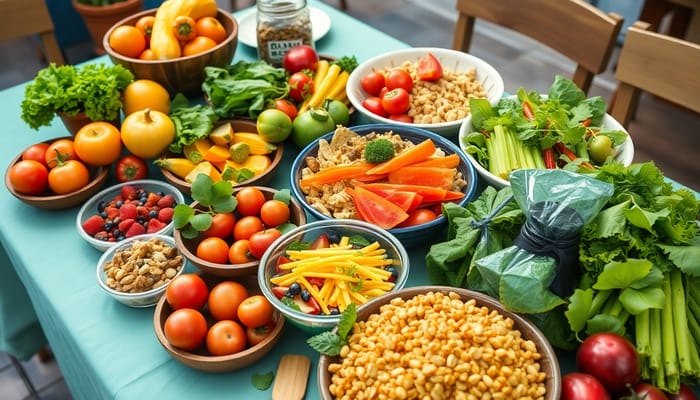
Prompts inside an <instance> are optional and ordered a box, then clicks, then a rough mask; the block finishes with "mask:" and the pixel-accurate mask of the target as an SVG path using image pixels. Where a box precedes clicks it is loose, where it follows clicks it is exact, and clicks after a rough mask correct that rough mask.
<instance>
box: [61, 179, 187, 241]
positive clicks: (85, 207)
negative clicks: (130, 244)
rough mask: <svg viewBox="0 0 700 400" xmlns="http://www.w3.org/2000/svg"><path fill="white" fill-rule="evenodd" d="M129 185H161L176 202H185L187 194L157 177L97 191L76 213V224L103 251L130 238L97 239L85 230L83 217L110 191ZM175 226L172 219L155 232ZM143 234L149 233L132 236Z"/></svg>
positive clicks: (82, 235) (160, 232)
mask: <svg viewBox="0 0 700 400" xmlns="http://www.w3.org/2000/svg"><path fill="white" fill-rule="evenodd" d="M128 185H131V186H136V187H140V186H141V185H155V186H159V187H161V188H162V189H163V192H166V190H167V192H166V194H172V195H173V197H175V202H176V204H182V203H184V202H185V196H184V195H183V194H182V192H180V190H178V189H177V188H176V187H175V186H173V185H171V184H170V183H168V182H163V181H162V180H157V179H137V180H133V181H127V182H122V183H118V184H116V185H112V186H110V187H108V188H105V189H102V190H101V191H99V192H97V193H95V194H94V195H92V197H90V198H89V199H88V200H87V201H86V202H85V203H83V205H82V206H80V209H79V210H78V213H77V214H76V217H75V225H76V229H77V230H78V234H79V235H80V236H81V237H82V238H83V239H85V240H86V241H87V242H88V243H90V244H91V245H93V246H97V247H99V248H102V249H104V250H103V251H105V250H107V249H110V248H112V247H114V246H115V245H117V244H119V243H124V240H128V239H130V238H127V239H124V240H122V241H120V242H107V241H104V240H98V239H95V238H94V237H91V236H90V235H88V234H87V233H86V232H85V230H84V229H83V222H84V220H83V217H85V215H87V212H88V209H89V208H92V207H94V206H95V205H96V202H97V201H98V200H99V199H100V198H102V197H105V196H106V195H107V194H108V193H110V192H112V191H115V192H116V191H121V188H122V187H124V186H128ZM173 226H174V222H173V221H170V223H169V224H167V225H166V226H165V227H164V228H162V229H161V230H160V231H158V232H154V233H156V234H162V233H164V232H168V231H169V230H170V229H172V227H173ZM143 235H148V233H144V234H141V235H136V236H132V237H141V236H143Z"/></svg>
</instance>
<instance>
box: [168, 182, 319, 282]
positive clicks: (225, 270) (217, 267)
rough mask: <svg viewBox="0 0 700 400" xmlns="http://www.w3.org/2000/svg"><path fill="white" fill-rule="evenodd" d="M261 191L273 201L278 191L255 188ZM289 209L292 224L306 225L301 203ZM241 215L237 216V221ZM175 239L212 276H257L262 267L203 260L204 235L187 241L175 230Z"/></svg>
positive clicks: (290, 201) (190, 257) (187, 257)
mask: <svg viewBox="0 0 700 400" xmlns="http://www.w3.org/2000/svg"><path fill="white" fill-rule="evenodd" d="M255 187H256V188H258V189H260V190H261V191H262V192H263V194H264V195H265V198H266V199H268V200H269V199H272V198H273V197H274V195H275V193H277V192H278V191H277V190H276V189H272V188H268V187H263V186H255ZM240 189H241V188H234V189H233V194H234V196H235V194H236V192H237V191H238V190H240ZM191 206H192V207H197V202H196V201H195V202H193V203H192V204H191ZM289 209H290V215H289V220H290V222H291V223H293V224H295V225H297V226H301V225H304V224H306V213H305V212H304V209H303V208H302V207H301V205H300V204H299V202H297V201H296V200H295V199H294V198H293V197H290V199H289ZM238 218H239V215H238V214H236V219H238ZM173 238H175V245H176V246H177V248H178V250H180V252H181V253H182V255H183V256H184V257H185V258H186V259H187V260H188V261H189V262H190V263H191V264H192V265H194V266H195V267H197V268H198V269H199V270H201V271H203V272H206V273H208V274H211V275H215V276H220V277H225V278H235V277H240V276H243V275H251V274H252V275H255V274H256V273H257V272H258V266H259V265H260V260H255V261H251V262H247V263H245V264H217V263H213V262H210V261H206V260H203V259H201V258H199V257H197V255H196V253H197V245H198V244H199V242H200V241H201V240H202V238H203V237H202V235H199V236H198V237H196V238H193V239H186V238H184V237H182V234H181V233H180V230H179V229H175V231H174V232H173ZM229 245H231V240H229Z"/></svg>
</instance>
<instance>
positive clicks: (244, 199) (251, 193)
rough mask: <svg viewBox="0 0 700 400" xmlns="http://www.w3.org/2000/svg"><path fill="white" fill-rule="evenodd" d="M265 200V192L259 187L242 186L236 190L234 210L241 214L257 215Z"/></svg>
mask: <svg viewBox="0 0 700 400" xmlns="http://www.w3.org/2000/svg"><path fill="white" fill-rule="evenodd" d="M265 200H266V199H265V194H264V193H263V192H262V191H261V190H260V189H258V188H255V187H250V186H249V187H244V188H242V189H240V190H239V191H238V192H236V201H237V202H238V205H236V212H237V213H239V214H241V215H243V216H248V215H258V214H259V213H260V207H262V205H263V203H265Z"/></svg>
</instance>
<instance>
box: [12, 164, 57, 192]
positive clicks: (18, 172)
mask: <svg viewBox="0 0 700 400" xmlns="http://www.w3.org/2000/svg"><path fill="white" fill-rule="evenodd" d="M10 185H12V187H13V188H14V189H15V190H16V191H17V192H19V193H24V194H32V195H37V194H42V193H44V192H46V189H48V187H49V171H48V170H47V169H46V166H44V164H42V163H40V162H39V161H36V160H20V161H18V162H17V163H16V164H15V165H13V166H12V168H10Z"/></svg>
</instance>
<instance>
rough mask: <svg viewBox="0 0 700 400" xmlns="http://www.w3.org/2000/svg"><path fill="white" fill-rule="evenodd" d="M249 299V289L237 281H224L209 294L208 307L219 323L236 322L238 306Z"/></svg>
mask: <svg viewBox="0 0 700 400" xmlns="http://www.w3.org/2000/svg"><path fill="white" fill-rule="evenodd" d="M247 298H248V289H246V288H245V286H243V285H241V284H240V283H239V282H236V281H222V282H219V283H217V284H216V286H214V287H213V288H211V291H210V292H209V298H208V300H207V306H208V307H209V313H210V314H211V316H212V317H214V318H215V319H216V320H217V321H220V320H222V319H230V320H234V319H236V318H237V317H238V314H237V312H238V306H239V305H240V304H241V303H242V302H243V300H245V299H247Z"/></svg>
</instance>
